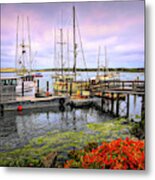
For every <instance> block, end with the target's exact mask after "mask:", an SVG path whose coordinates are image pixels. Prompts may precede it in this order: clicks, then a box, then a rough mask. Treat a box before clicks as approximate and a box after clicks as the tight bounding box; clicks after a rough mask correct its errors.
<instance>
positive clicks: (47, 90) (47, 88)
mask: <svg viewBox="0 0 155 180" xmlns="http://www.w3.org/2000/svg"><path fill="white" fill-rule="evenodd" d="M46 92H49V81H47V82H46Z"/></svg>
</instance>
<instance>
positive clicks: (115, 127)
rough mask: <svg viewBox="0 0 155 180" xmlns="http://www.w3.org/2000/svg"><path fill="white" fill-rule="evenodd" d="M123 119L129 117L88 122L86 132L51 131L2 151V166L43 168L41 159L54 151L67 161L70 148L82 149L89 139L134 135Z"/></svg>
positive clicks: (98, 139)
mask: <svg viewBox="0 0 155 180" xmlns="http://www.w3.org/2000/svg"><path fill="white" fill-rule="evenodd" d="M124 121H126V120H125V119H123V118H121V119H113V120H110V121H108V122H103V123H99V124H97V123H89V124H87V125H86V130H85V131H79V132H74V131H67V132H59V131H58V130H55V131H53V132H48V133H47V134H46V135H44V136H40V137H38V138H34V139H32V140H31V141H30V142H29V144H27V145H25V146H24V147H23V148H19V149H16V150H12V151H10V152H1V153H0V165H1V166H16V167H25V166H33V167H43V164H42V159H43V158H44V157H45V156H46V155H47V154H49V153H51V152H58V159H61V160H63V159H64V160H65V159H66V158H67V154H68V152H69V151H70V150H72V149H81V148H83V147H84V146H86V145H87V144H88V143H89V142H97V143H101V142H103V141H111V140H114V139H118V138H123V139H124V138H126V137H127V136H128V137H129V136H131V135H130V134H129V133H128V131H127V130H130V129H131V124H130V123H127V124H123V122H124ZM90 132H91V133H90ZM62 153H63V155H62Z"/></svg>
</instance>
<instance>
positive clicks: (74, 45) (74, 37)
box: [73, 6, 77, 79]
mask: <svg viewBox="0 0 155 180" xmlns="http://www.w3.org/2000/svg"><path fill="white" fill-rule="evenodd" d="M73 48H74V49H73V56H74V65H73V72H74V73H75V79H76V55H77V53H76V48H77V45H76V29H75V6H73Z"/></svg>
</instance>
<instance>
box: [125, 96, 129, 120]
mask: <svg viewBox="0 0 155 180" xmlns="http://www.w3.org/2000/svg"><path fill="white" fill-rule="evenodd" d="M129 112H130V95H129V94H127V112H126V117H127V118H128V117H129Z"/></svg>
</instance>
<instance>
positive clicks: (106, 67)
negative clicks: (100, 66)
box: [104, 46, 108, 73]
mask: <svg viewBox="0 0 155 180" xmlns="http://www.w3.org/2000/svg"><path fill="white" fill-rule="evenodd" d="M104 53H105V72H106V73H108V61H107V48H106V46H105V47H104Z"/></svg>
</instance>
